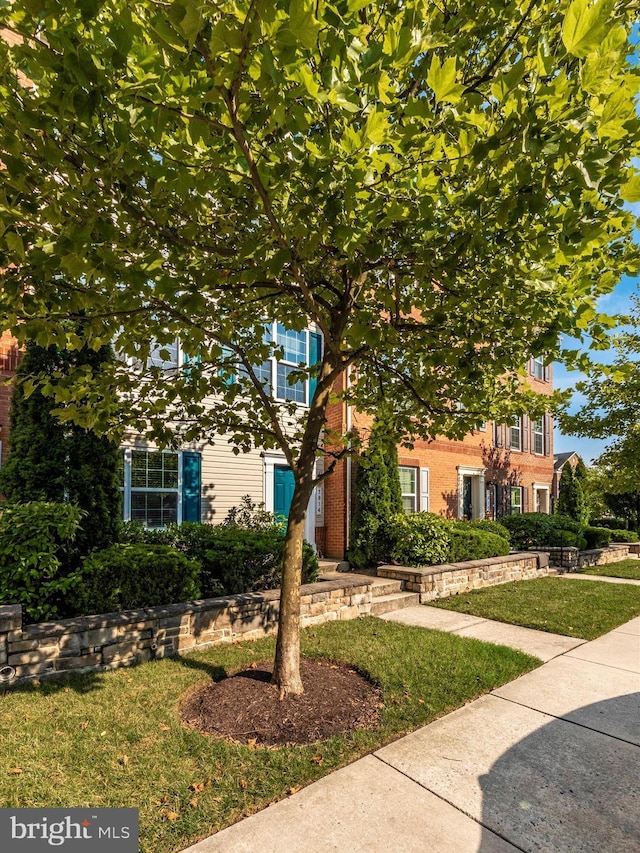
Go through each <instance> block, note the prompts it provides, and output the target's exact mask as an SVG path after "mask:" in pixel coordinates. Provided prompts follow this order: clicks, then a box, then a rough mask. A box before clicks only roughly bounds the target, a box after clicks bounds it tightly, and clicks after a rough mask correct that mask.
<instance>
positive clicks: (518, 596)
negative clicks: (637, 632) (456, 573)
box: [429, 577, 640, 640]
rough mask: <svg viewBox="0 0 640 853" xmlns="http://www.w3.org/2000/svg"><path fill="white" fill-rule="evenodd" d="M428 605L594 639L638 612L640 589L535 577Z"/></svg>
mask: <svg viewBox="0 0 640 853" xmlns="http://www.w3.org/2000/svg"><path fill="white" fill-rule="evenodd" d="M429 606H435V607H441V608H443V609H444V610H456V611H457V612H459V613H468V614H470V615H472V616H481V617H483V618H485V619H495V620H497V621H498V622H507V623H509V624H510V625H522V626H523V627H525V628H537V629H538V630H540V631H549V632H550V633H552V634H565V635H566V636H567V637H580V638H582V639H584V640H594V639H595V638H596V637H600V636H601V635H602V634H606V633H607V631H611V630H612V629H613V628H617V627H618V625H622V624H623V623H624V622H628V621H629V619H633V618H634V616H638V615H640V587H635V586H631V585H629V584H615V583H575V582H572V581H569V580H563V578H561V577H548V578H535V579H534V580H528V581H516V582H515V583H504V584H499V585H498V586H493V587H487V588H485V589H476V590H473V591H472V592H464V593H460V594H459V595H454V596H451V597H450V598H443V599H442V600H441V601H438V602H431V604H430V605H429Z"/></svg>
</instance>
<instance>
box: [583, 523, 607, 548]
mask: <svg viewBox="0 0 640 853" xmlns="http://www.w3.org/2000/svg"><path fill="white" fill-rule="evenodd" d="M583 532H584V538H585V539H586V540H587V548H589V549H591V548H608V547H609V543H610V542H611V531H610V530H609V528H607V527H585V528H584V531H583Z"/></svg>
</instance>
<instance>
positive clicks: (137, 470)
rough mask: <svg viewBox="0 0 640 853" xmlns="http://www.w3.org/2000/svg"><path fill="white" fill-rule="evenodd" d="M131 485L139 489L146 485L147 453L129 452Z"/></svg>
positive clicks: (141, 451) (140, 451)
mask: <svg viewBox="0 0 640 853" xmlns="http://www.w3.org/2000/svg"><path fill="white" fill-rule="evenodd" d="M131 485H132V486H133V487H136V486H137V487H139V488H144V487H145V486H146V485H147V453H146V451H144V450H132V451H131Z"/></svg>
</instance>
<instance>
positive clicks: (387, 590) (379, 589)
mask: <svg viewBox="0 0 640 853" xmlns="http://www.w3.org/2000/svg"><path fill="white" fill-rule="evenodd" d="M394 592H402V581H394V580H390V579H389V580H388V579H387V578H379V579H378V580H374V582H373V583H372V584H371V595H372V596H373V597H374V598H380V596H382V595H392V594H393V593H394Z"/></svg>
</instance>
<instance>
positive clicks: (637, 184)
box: [620, 174, 640, 203]
mask: <svg viewBox="0 0 640 853" xmlns="http://www.w3.org/2000/svg"><path fill="white" fill-rule="evenodd" d="M620 195H621V196H622V198H623V199H624V200H625V201H628V202H631V203H633V202H638V201H640V174H636V175H634V176H633V177H632V178H630V179H629V180H628V181H627V182H626V183H625V184H623V185H622V186H621V187H620Z"/></svg>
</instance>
